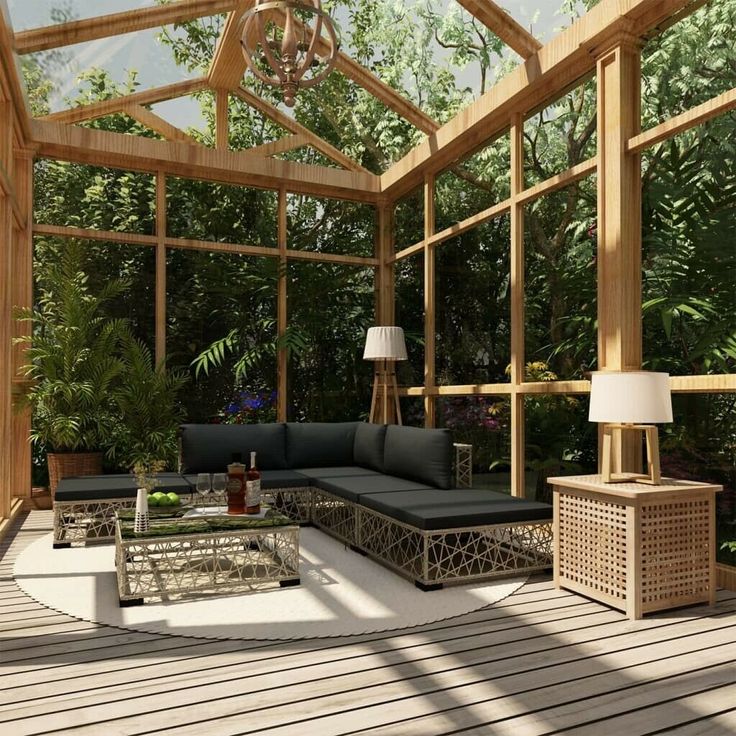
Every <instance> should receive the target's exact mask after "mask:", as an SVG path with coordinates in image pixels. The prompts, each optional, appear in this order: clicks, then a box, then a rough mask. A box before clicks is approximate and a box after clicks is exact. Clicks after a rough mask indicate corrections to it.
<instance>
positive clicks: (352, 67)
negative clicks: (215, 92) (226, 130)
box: [209, 0, 440, 133]
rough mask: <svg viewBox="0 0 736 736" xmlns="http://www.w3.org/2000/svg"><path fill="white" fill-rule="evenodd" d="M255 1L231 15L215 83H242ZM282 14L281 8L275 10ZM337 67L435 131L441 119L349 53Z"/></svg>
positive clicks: (323, 47)
mask: <svg viewBox="0 0 736 736" xmlns="http://www.w3.org/2000/svg"><path fill="white" fill-rule="evenodd" d="M251 5H252V2H251V0H243V2H242V3H241V5H239V6H238V9H237V11H234V12H233V13H231V14H230V16H229V17H228V20H227V23H226V24H225V28H224V29H223V33H222V35H221V37H220V41H219V43H218V45H217V49H216V51H215V57H214V59H213V61H212V65H211V67H210V72H209V81H210V84H211V86H213V87H216V88H223V89H230V90H232V89H235V88H236V87H238V86H240V84H241V82H242V80H243V75H244V74H245V70H246V63H245V58H244V57H243V53H242V51H241V47H240V34H241V32H242V29H241V24H240V19H241V17H242V14H243V13H244V12H245V11H246V10H247V9H248V8H249V7H250V6H251ZM274 12H275V13H276V14H277V17H278V16H281V17H283V16H282V14H281V13H280V11H274ZM318 50H319V51H320V52H324V51H326V50H327V44H326V43H324V41H322V42H320V43H318ZM335 69H337V71H339V72H342V73H343V74H344V75H345V76H346V77H347V78H348V79H351V80H352V81H353V82H355V83H356V84H358V85H359V86H360V87H362V88H363V89H365V90H366V91H367V92H369V93H370V94H371V95H373V96H374V97H375V98H376V99H378V100H380V101H381V102H382V103H383V104H384V105H386V107H388V108H389V109H391V110H393V111H394V112H395V113H397V114H398V115H400V116H401V117H403V118H404V119H405V120H408V121H409V122H410V123H411V124H412V125H414V126H415V127H416V128H418V129H419V130H421V131H422V132H424V133H431V132H434V131H435V130H437V129H438V128H439V127H440V126H439V123H437V121H435V120H434V119H433V118H431V117H430V116H429V115H427V114H426V113H425V112H423V111H422V110H421V109H420V108H419V107H418V106H417V105H415V104H414V103H413V102H411V101H410V100H407V99H406V98H405V97H404V96H403V95H402V94H401V93H400V92H398V91H397V90H395V89H394V88H393V87H391V86H390V85H388V84H386V83H385V82H383V81H382V80H381V79H379V78H378V77H377V76H376V75H375V74H373V72H371V71H369V70H368V69H366V68H365V67H364V66H362V65H361V64H358V62H356V61H355V60H353V59H351V58H350V57H349V56H348V55H347V54H345V53H343V52H342V51H339V52H338V54H337V59H336V61H335Z"/></svg>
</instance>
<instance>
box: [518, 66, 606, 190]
mask: <svg viewBox="0 0 736 736" xmlns="http://www.w3.org/2000/svg"><path fill="white" fill-rule="evenodd" d="M596 145H597V143H596V80H595V77H592V78H590V79H588V80H587V81H586V82H584V83H583V84H581V85H580V86H579V87H576V88H575V89H574V90H572V91H571V92H568V93H567V94H565V95H563V96H562V97H560V98H559V99H558V100H556V101H555V102H553V103H552V104H550V105H548V106H547V107H545V108H544V109H543V110H541V111H540V112H538V113H537V114H535V115H534V116H532V117H531V118H529V119H528V120H526V121H525V123H524V172H525V186H527V187H530V186H532V185H534V184H537V183H538V182H540V181H544V180H545V179H549V178H550V177H551V176H554V175H555V174H559V173H561V172H563V171H566V170H567V169H569V168H570V167H571V166H575V164H579V163H580V162H581V161H585V160H586V159H589V158H591V157H592V156H595V153H596Z"/></svg>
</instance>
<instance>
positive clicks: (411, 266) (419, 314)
mask: <svg viewBox="0 0 736 736" xmlns="http://www.w3.org/2000/svg"><path fill="white" fill-rule="evenodd" d="M395 273H396V324H397V325H398V326H399V327H403V329H404V335H405V337H406V352H407V355H408V358H409V359H408V360H406V361H402V362H400V363H398V364H397V366H396V369H397V378H398V381H399V385H401V386H422V385H423V384H424V254H423V253H419V254H418V255H416V256H411V257H410V258H404V259H403V260H402V261H399V262H398V263H397V264H396V271H395Z"/></svg>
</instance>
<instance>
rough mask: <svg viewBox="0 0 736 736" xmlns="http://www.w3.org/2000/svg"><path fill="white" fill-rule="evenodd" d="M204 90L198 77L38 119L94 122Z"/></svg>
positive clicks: (204, 80) (203, 79) (59, 121)
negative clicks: (132, 107) (128, 109)
mask: <svg viewBox="0 0 736 736" xmlns="http://www.w3.org/2000/svg"><path fill="white" fill-rule="evenodd" d="M204 89H207V80H206V78H205V77H198V78H197V79H188V80H186V81H184V82H175V83H174V84H166V85H164V86H162V87H153V88H152V89H146V90H143V91H141V92H133V93H132V94H129V95H124V96H123V97H113V98H111V99H109V100H101V101H100V102H92V103H90V104H89V105H78V106H77V107H72V108H69V109H68V110H60V111H59V112H53V113H51V114H50V115H45V116H44V117H42V118H40V119H41V120H48V121H53V122H57V123H81V122H82V121H85V120H94V119H96V118H102V117H105V115H113V114H114V113H116V112H120V111H121V110H123V109H124V108H125V107H126V106H128V105H153V104H154V103H156V102H164V101H166V100H173V99H174V98H176V97H183V96H184V95H189V94H192V93H194V92H201V91H202V90H204Z"/></svg>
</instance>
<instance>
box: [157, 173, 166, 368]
mask: <svg viewBox="0 0 736 736" xmlns="http://www.w3.org/2000/svg"><path fill="white" fill-rule="evenodd" d="M166 210H167V200H166V174H165V173H164V172H163V171H157V172H156V298H155V307H154V316H155V324H156V364H157V365H158V364H159V363H162V362H163V361H164V360H166V227H167V225H166V221H167V220H166Z"/></svg>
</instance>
